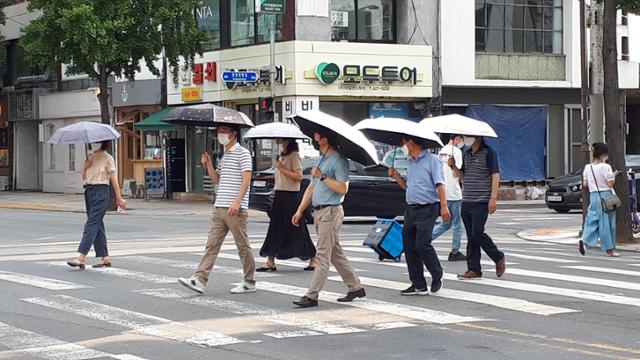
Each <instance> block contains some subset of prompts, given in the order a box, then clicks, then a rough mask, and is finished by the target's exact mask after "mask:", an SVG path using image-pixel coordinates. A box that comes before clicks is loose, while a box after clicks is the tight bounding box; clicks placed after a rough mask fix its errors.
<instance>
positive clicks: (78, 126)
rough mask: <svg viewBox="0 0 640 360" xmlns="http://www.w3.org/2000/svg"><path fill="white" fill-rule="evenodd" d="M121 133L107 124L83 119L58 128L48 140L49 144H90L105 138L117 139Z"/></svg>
mask: <svg viewBox="0 0 640 360" xmlns="http://www.w3.org/2000/svg"><path fill="white" fill-rule="evenodd" d="M119 137H120V133H119V132H118V131H117V130H116V129H114V128H113V127H111V126H110V125H107V124H102V123H97V122H91V121H81V122H78V123H75V124H72V125H68V126H65V127H63V128H61V129H58V130H57V131H56V132H55V133H54V134H53V135H52V136H51V138H49V140H47V142H48V143H49V144H88V143H97V142H100V141H104V140H115V139H117V138H119Z"/></svg>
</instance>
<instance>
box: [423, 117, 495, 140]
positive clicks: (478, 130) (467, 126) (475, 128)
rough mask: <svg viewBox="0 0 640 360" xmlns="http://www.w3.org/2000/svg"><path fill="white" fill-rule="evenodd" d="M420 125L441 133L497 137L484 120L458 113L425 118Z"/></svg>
mask: <svg viewBox="0 0 640 360" xmlns="http://www.w3.org/2000/svg"><path fill="white" fill-rule="evenodd" d="M420 126H424V127H426V128H427V129H430V130H431V131H433V132H436V133H441V134H456V135H469V136H486V137H494V138H495V137H498V135H497V134H496V132H495V131H494V130H493V128H492V127H491V126H490V125H489V124H487V123H486V122H484V121H479V120H476V119H472V118H470V117H466V116H462V115H458V114H451V115H443V116H436V117H432V118H426V119H423V120H422V121H421V122H420Z"/></svg>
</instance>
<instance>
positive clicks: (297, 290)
mask: <svg viewBox="0 0 640 360" xmlns="http://www.w3.org/2000/svg"><path fill="white" fill-rule="evenodd" d="M256 286H257V287H258V289H260V290H263V291H270V292H275V293H279V294H286V295H292V296H302V295H304V294H305V293H306V291H307V290H306V289H305V288H301V287H298V286H293V285H285V284H279V283H273V282H267V281H260V282H257V283H256ZM342 296H343V295H342V294H338V293H334V292H330V291H322V292H321V293H320V299H319V300H321V301H326V302H330V303H334V304H341V305H345V306H352V307H357V308H361V309H366V310H371V311H373V312H377V313H386V314H392V315H397V316H401V317H405V318H408V319H414V320H420V321H424V322H429V323H436V324H456V323H462V322H472V321H488V319H483V318H478V317H473V316H461V315H456V314H450V313H446V312H443V311H437V310H431V309H426V308H422V307H417V306H411V305H404V304H396V303H390V302H386V301H382V300H375V299H371V298H364V299H358V300H356V301H353V302H347V303H340V302H338V301H337V300H336V299H337V298H338V297H342Z"/></svg>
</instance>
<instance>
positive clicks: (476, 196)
mask: <svg viewBox="0 0 640 360" xmlns="http://www.w3.org/2000/svg"><path fill="white" fill-rule="evenodd" d="M462 171H463V172H464V178H463V182H462V201H463V202H486V203H488V202H489V200H491V183H492V181H493V179H492V175H493V174H497V173H499V169H498V154H496V152H495V151H494V150H493V149H492V148H491V147H489V146H488V145H487V144H485V143H484V142H483V143H482V144H481V145H480V149H478V152H476V153H474V152H473V148H472V147H470V148H468V149H467V150H465V152H464V161H463V163H462Z"/></svg>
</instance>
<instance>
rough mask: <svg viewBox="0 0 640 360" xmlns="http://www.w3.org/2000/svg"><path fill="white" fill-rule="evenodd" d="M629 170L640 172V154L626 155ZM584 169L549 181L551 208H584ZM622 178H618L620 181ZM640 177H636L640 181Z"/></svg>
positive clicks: (546, 196)
mask: <svg viewBox="0 0 640 360" xmlns="http://www.w3.org/2000/svg"><path fill="white" fill-rule="evenodd" d="M625 160H626V162H627V171H629V170H632V171H633V172H634V173H636V178H638V174H639V173H640V155H626V156H625ZM582 169H583V168H580V169H579V170H577V171H576V172H574V173H572V174H567V175H563V176H559V177H557V178H555V179H553V180H552V181H551V182H549V184H548V186H549V188H548V189H547V193H546V195H545V202H546V204H547V207H548V208H549V209H552V210H555V211H557V212H560V213H567V212H569V211H571V210H579V209H582ZM620 179H621V178H618V181H620ZM638 180H640V179H636V181H638Z"/></svg>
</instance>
